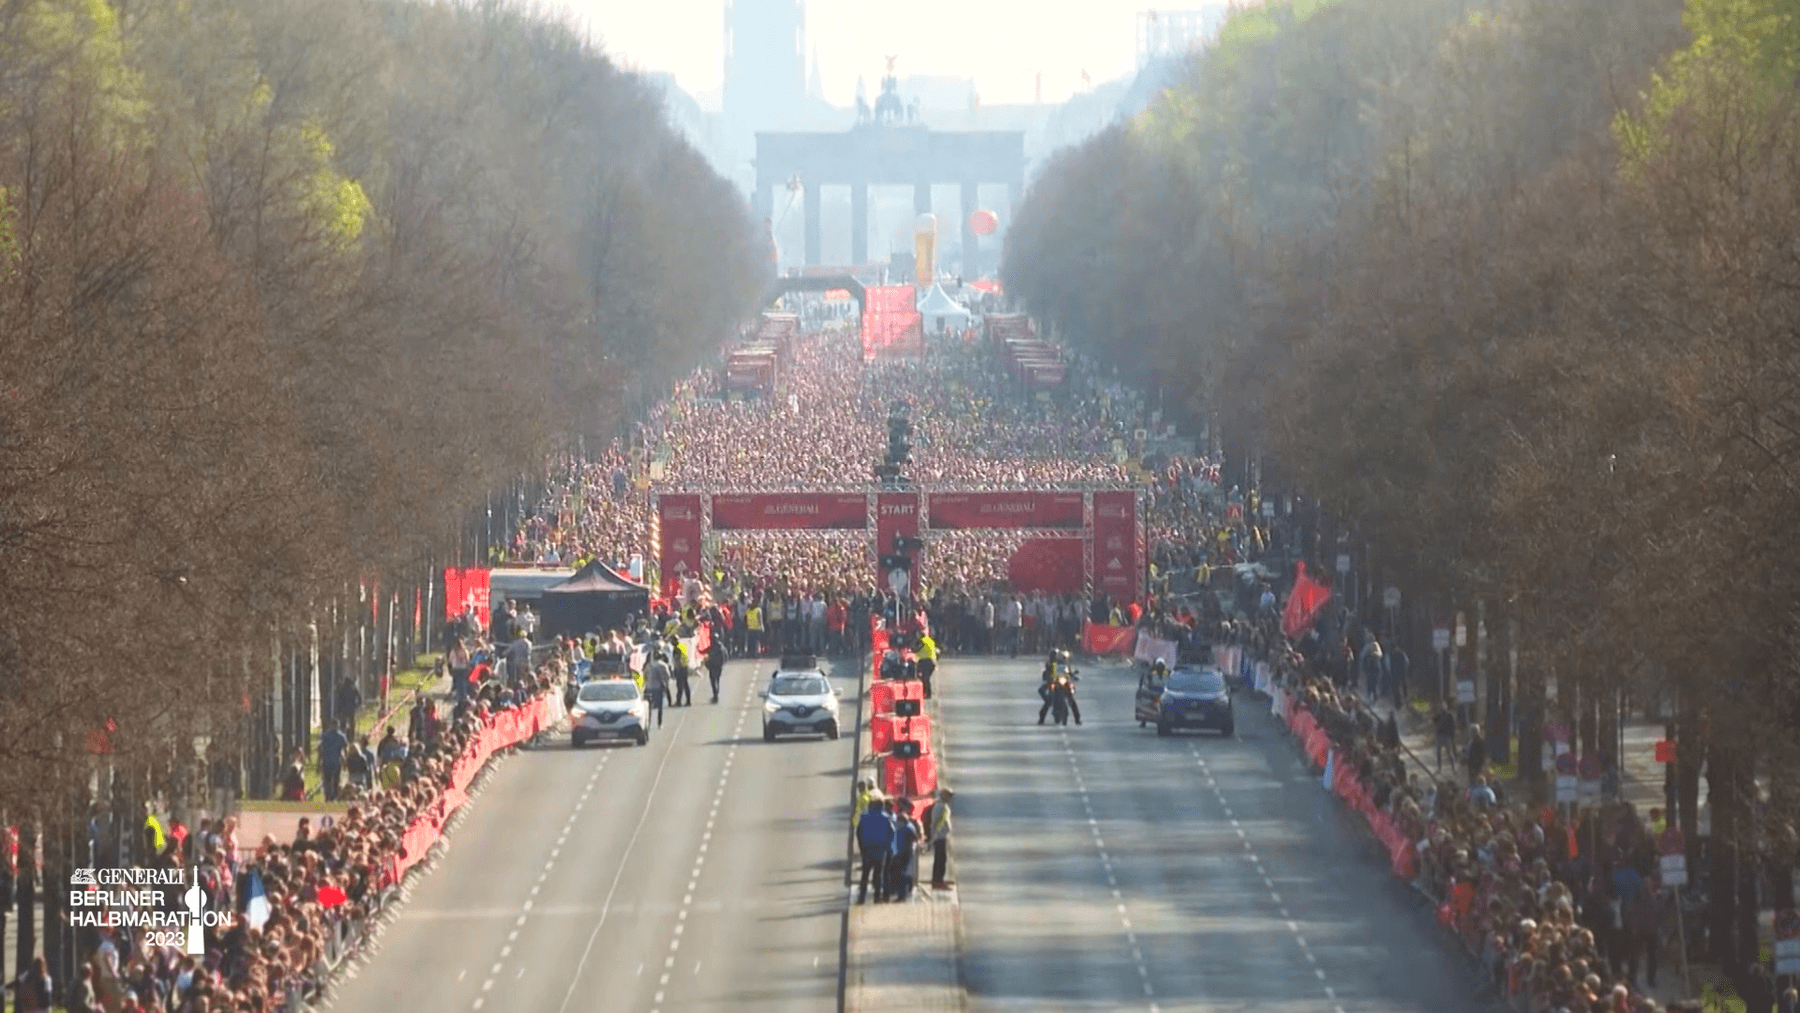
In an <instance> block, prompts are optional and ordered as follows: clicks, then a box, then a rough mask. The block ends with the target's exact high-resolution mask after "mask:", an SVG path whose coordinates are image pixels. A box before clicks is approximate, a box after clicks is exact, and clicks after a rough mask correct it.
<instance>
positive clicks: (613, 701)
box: [569, 679, 650, 749]
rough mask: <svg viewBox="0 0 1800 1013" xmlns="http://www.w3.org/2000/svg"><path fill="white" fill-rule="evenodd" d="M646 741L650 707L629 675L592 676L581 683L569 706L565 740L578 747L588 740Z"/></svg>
mask: <svg viewBox="0 0 1800 1013" xmlns="http://www.w3.org/2000/svg"><path fill="white" fill-rule="evenodd" d="M601 739H613V740H618V739H627V740H629V741H632V742H636V743H637V744H638V745H640V746H642V745H645V744H646V743H648V742H649V741H650V707H649V704H647V703H646V702H645V701H644V697H643V694H641V693H639V692H638V687H637V683H636V682H635V681H633V680H631V679H594V680H591V681H588V682H584V683H582V684H581V688H580V689H579V690H577V691H576V693H575V701H574V703H572V704H571V705H570V706H569V742H570V744H571V745H573V746H574V747H575V748H576V749H580V748H581V747H582V746H584V745H586V744H587V743H588V742H590V741H599V740H601Z"/></svg>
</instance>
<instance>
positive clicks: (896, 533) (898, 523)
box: [875, 492, 924, 654]
mask: <svg viewBox="0 0 1800 1013" xmlns="http://www.w3.org/2000/svg"><path fill="white" fill-rule="evenodd" d="M900 536H904V537H906V538H917V537H919V494H918V493H916V492H883V493H877V494H876V496H875V555H876V557H877V558H878V559H879V558H882V557H886V556H888V555H891V554H893V551H894V539H895V538H896V537H900ZM922 569H924V566H923V561H922V560H920V559H917V558H916V557H915V559H914V560H913V568H912V579H911V582H910V585H909V590H910V592H911V593H912V594H914V595H917V594H918V593H919V571H920V570H922ZM892 581H893V578H892V577H891V576H890V575H889V571H888V569H887V568H886V567H882V568H881V586H882V588H883V589H885V590H889V591H892V590H893V589H894V585H893V583H892ZM883 649H885V645H884V648H883ZM880 653H881V652H880V651H877V652H876V654H880Z"/></svg>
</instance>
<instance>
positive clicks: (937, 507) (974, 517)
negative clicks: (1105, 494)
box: [931, 492, 1130, 529]
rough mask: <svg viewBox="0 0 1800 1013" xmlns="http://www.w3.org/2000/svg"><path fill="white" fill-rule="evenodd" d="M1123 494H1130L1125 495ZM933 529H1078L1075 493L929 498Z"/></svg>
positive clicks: (1078, 499)
mask: <svg viewBox="0 0 1800 1013" xmlns="http://www.w3.org/2000/svg"><path fill="white" fill-rule="evenodd" d="M1126 495H1130V494H1129V493H1127V494H1126ZM931 526H932V527H934V528H951V529H956V528H1079V527H1081V494H1080V493H1078V492H965V493H947V494H944V495H941V496H933V497H931Z"/></svg>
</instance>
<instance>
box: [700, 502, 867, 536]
mask: <svg viewBox="0 0 1800 1013" xmlns="http://www.w3.org/2000/svg"><path fill="white" fill-rule="evenodd" d="M712 526H713V530H714V531H799V530H848V529H856V530H860V529H864V528H867V527H868V526H869V499H868V497H867V496H865V495H863V494H862V493H835V492H817V493H810V492H797V493H743V494H739V495H733V496H714V497H713V498H712Z"/></svg>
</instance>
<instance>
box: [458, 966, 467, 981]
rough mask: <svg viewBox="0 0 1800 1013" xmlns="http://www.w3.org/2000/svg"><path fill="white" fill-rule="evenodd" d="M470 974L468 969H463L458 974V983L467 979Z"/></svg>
mask: <svg viewBox="0 0 1800 1013" xmlns="http://www.w3.org/2000/svg"><path fill="white" fill-rule="evenodd" d="M468 973H469V969H468V968H466V967H465V968H463V969H462V970H460V971H458V972H456V980H457V981H461V980H463V978H464V977H466V976H467V975H468Z"/></svg>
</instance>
